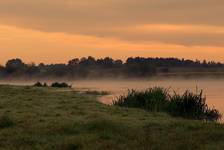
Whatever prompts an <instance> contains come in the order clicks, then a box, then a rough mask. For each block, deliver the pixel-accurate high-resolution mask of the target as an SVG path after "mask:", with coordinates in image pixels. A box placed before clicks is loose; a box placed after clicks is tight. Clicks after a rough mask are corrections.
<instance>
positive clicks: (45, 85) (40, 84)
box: [34, 81, 47, 87]
mask: <svg viewBox="0 0 224 150" xmlns="http://www.w3.org/2000/svg"><path fill="white" fill-rule="evenodd" d="M34 86H35V87H47V83H46V82H45V83H43V84H42V83H41V82H39V81H38V82H36V83H35V84H34Z"/></svg>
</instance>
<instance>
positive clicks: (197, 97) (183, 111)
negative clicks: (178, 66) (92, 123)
mask: <svg viewBox="0 0 224 150" xmlns="http://www.w3.org/2000/svg"><path fill="white" fill-rule="evenodd" d="M113 104H114V105H117V106H121V107H132V108H141V109H144V110H147V111H151V112H166V113H169V114H170V115H172V116H176V117H183V118H188V119H196V120H209V121H218V120H219V119H221V114H220V112H219V111H218V110H217V109H215V108H212V109H211V108H209V107H208V105H207V104H206V97H204V96H203V92H202V90H201V91H200V92H199V93H198V92H196V93H193V92H190V91H185V92H184V93H183V94H178V93H176V92H174V94H169V92H168V89H165V88H161V87H153V88H149V89H146V90H145V91H137V90H129V91H128V93H127V95H122V96H120V97H118V98H117V99H116V100H114V101H113Z"/></svg>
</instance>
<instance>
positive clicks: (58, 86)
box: [51, 82, 72, 88]
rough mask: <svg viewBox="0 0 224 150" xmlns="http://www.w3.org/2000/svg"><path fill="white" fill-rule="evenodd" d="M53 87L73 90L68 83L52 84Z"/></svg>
mask: <svg viewBox="0 0 224 150" xmlns="http://www.w3.org/2000/svg"><path fill="white" fill-rule="evenodd" d="M51 87H56V88H71V87H72V86H71V85H68V84H67V83H64V82H62V83H59V82H54V83H52V84H51Z"/></svg>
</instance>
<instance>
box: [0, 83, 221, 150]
mask: <svg viewBox="0 0 224 150" xmlns="http://www.w3.org/2000/svg"><path fill="white" fill-rule="evenodd" d="M96 97H97V96H94V95H89V94H84V93H78V92H74V91H72V90H61V89H57V88H50V87H46V88H41V87H22V86H0V116H3V117H0V118H1V119H0V120H4V121H3V123H0V124H2V127H0V149H2V150H30V149H34V150H75V149H83V150H92V149H93V150H94V149H95V150H105V149H107V150H121V149H122V150H123V149H130V150H151V149H152V150H157V149H159V150H160V149H161V150H163V149H164V150H167V149H168V150H169V149H170V150H175V149H177V150H178V149H183V150H189V149H198V150H200V149H203V150H207V149H208V150H209V149H212V150H213V149H220V150H222V149H224V143H223V140H224V126H223V125H222V124H218V123H211V122H208V123H205V122H201V121H195V120H185V119H181V118H174V117H170V116H169V115H167V114H165V113H159V112H152V113H149V112H146V111H144V110H142V109H135V108H121V107H117V106H107V105H103V104H101V103H99V102H98V101H97V99H96ZM0 122H1V121H0Z"/></svg>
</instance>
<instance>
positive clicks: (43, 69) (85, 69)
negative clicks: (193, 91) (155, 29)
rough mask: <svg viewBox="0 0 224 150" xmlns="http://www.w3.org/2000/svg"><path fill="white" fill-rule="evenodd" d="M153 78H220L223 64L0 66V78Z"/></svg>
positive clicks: (160, 61) (135, 60) (132, 60)
mask: <svg viewBox="0 0 224 150" xmlns="http://www.w3.org/2000/svg"><path fill="white" fill-rule="evenodd" d="M156 76H165V77H168V76H186V77H188V76H194V77H195V76H200V77H201V76H219V77H224V64H223V63H221V62H214V61H206V60H204V61H199V60H195V61H193V60H188V59H178V58H144V57H129V58H127V60H126V61H122V60H119V59H112V58H110V57H105V58H100V59H96V58H94V57H92V56H89V57H83V58H80V59H79V58H74V59H72V60H69V61H68V63H67V64H66V63H64V64H63V63H61V64H44V63H40V64H35V63H24V62H23V60H21V59H19V58H16V59H10V60H8V61H7V62H6V64H5V65H1V66H0V78H1V79H6V78H14V77H16V78H17V79H18V78H19V77H20V78H61V77H63V78H68V79H80V78H102V77H105V78H122V77H123V78H150V77H156Z"/></svg>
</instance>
